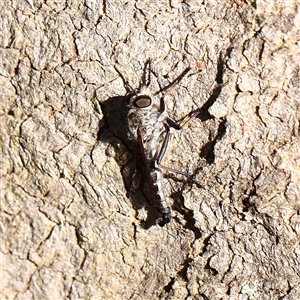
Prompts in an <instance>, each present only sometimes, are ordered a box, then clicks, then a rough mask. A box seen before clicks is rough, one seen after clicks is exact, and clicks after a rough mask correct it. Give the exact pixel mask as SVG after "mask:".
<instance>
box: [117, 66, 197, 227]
mask: <svg viewBox="0 0 300 300" xmlns="http://www.w3.org/2000/svg"><path fill="white" fill-rule="evenodd" d="M147 67H148V68H149V70H148V68H147ZM147 70H148V77H147V76H146V74H145V73H146V72H147ZM189 70H190V69H189V68H188V69H186V70H185V71H184V72H183V73H182V74H181V75H180V76H179V77H178V78H177V79H176V80H175V81H174V82H172V83H171V84H170V85H169V86H167V87H166V88H164V89H162V90H166V89H170V88H171V87H173V86H174V85H175V84H176V83H178V82H179V81H180V80H181V79H182V78H183V77H184V76H185V75H186V74H187V73H188V72H189ZM118 73H119V74H120V72H119V71H118ZM120 75H121V74H120ZM121 76H122V75H121ZM146 77H147V78H146ZM122 78H123V76H122ZM123 80H124V78H123ZM124 82H125V83H126V86H127V89H128V99H129V101H128V115H127V122H128V131H129V132H128V138H129V139H130V140H135V141H137V142H138V144H139V147H140V150H141V153H142V157H143V161H144V165H145V169H146V173H147V180H148V184H149V188H150V191H151V198H152V200H153V202H154V203H158V204H159V206H160V211H161V217H160V218H159V219H158V220H157V223H158V225H159V226H161V227H163V226H164V225H166V224H167V223H169V222H170V221H171V207H170V205H169V203H168V200H167V197H166V195H165V193H164V187H163V174H162V170H163V169H165V170H167V171H171V172H175V173H177V174H181V175H184V176H186V177H188V178H189V179H190V180H191V181H193V182H195V181H194V180H193V179H192V178H191V177H190V176H189V175H188V174H187V173H185V172H183V171H179V170H175V169H172V168H168V167H165V166H162V165H161V161H162V159H163V157H164V155H165V152H166V150H167V146H168V142H169V139H170V126H173V127H175V128H176V129H181V128H183V127H184V126H185V125H186V124H188V123H189V122H190V120H192V119H193V118H195V117H196V116H197V115H198V114H199V111H198V110H196V111H194V112H193V113H192V114H191V115H190V116H189V118H188V120H187V121H185V122H184V123H183V124H182V125H177V124H176V123H175V122H174V121H172V120H171V119H170V118H169V117H168V115H167V112H166V110H165V103H164V96H165V95H166V93H165V94H162V96H161V98H160V103H159V105H158V104H157V103H154V102H153V101H152V98H151V97H150V96H149V95H148V94H149V92H148V91H147V88H148V87H149V85H150V61H147V62H146V65H145V69H144V75H143V80H142V82H141V84H140V86H139V87H138V88H137V89H136V90H133V89H132V88H131V87H130V86H129V84H128V83H127V82H126V81H125V80H124ZM162 90H160V91H159V92H156V93H155V94H154V95H153V96H156V95H158V94H159V93H162ZM197 184H198V183H197Z"/></svg>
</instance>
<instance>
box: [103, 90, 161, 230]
mask: <svg viewBox="0 0 300 300" xmlns="http://www.w3.org/2000/svg"><path fill="white" fill-rule="evenodd" d="M101 108H102V112H103V119H102V120H101V123H102V126H101V127H100V129H99V132H98V140H100V141H102V142H104V143H107V144H109V145H111V146H112V147H113V148H114V159H115V160H116V162H117V164H118V165H119V167H120V171H121V174H122V179H123V183H124V186H125V189H126V196H127V198H129V199H130V201H131V203H132V206H133V209H134V210H135V211H136V213H138V212H139V211H140V210H141V209H142V208H144V209H145V210H146V213H147V217H146V220H145V221H144V222H142V226H143V227H144V228H145V229H147V228H150V227H151V226H153V225H155V224H156V219H157V218H158V216H159V211H158V210H157V209H156V208H155V207H154V206H153V203H151V200H150V199H149V196H148V195H147V193H148V191H149V189H150V187H148V183H147V181H146V178H145V177H146V175H145V170H144V169H143V167H142V166H143V162H142V157H141V154H140V152H139V148H138V143H137V142H135V141H132V140H129V138H128V122H127V114H128V110H129V109H128V97H127V96H116V97H112V98H109V99H107V100H106V101H104V102H102V103H101ZM137 167H138V169H137ZM136 174H138V175H136ZM136 176H138V177H139V179H140V183H139V186H138V187H135V188H134V187H133V185H134V184H133V181H134V180H135V178H134V177H136Z"/></svg>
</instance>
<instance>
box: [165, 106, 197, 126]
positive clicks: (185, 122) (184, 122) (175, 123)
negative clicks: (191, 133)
mask: <svg viewBox="0 0 300 300" xmlns="http://www.w3.org/2000/svg"><path fill="white" fill-rule="evenodd" d="M199 114H200V109H199V108H198V109H196V110H194V111H193V112H191V113H190V114H189V116H188V117H187V118H186V120H185V121H183V122H182V123H181V124H178V123H177V122H175V121H174V120H172V119H171V118H167V122H168V124H169V125H170V126H172V127H173V128H175V129H176V130H181V129H183V128H185V127H186V126H187V125H188V124H189V123H190V122H191V121H193V120H194V119H195V118H196V117H197V116H198V115H199Z"/></svg>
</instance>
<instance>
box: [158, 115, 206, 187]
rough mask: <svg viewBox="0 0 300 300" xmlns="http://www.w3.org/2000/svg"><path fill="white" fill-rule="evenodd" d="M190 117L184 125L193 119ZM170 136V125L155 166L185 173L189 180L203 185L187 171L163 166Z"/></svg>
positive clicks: (177, 172) (181, 173) (199, 185)
mask: <svg viewBox="0 0 300 300" xmlns="http://www.w3.org/2000/svg"><path fill="white" fill-rule="evenodd" d="M193 118H195V116H193ZM190 119H191V118H190ZM190 119H189V120H187V121H185V122H184V124H183V125H184V126H185V125H187V122H190V121H191V120H190ZM182 128H183V126H182V127H181V128H180V129H182ZM170 137H171V133H170V129H169V127H167V133H166V136H165V138H164V141H163V145H162V147H161V148H160V151H159V154H158V157H157V159H156V161H155V167H157V168H160V169H164V170H166V171H168V172H172V173H176V174H180V175H183V176H185V177H186V178H187V179H188V180H190V181H191V182H193V183H195V184H196V185H197V186H198V187H201V184H200V183H199V182H198V181H196V180H195V179H193V178H192V177H191V176H190V175H189V174H188V173H187V172H184V171H180V170H177V169H173V168H170V167H165V166H163V165H162V164H161V161H162V159H163V157H164V155H165V153H166V150H167V147H168V143H169V140H170Z"/></svg>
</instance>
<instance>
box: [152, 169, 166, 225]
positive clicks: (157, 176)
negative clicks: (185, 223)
mask: <svg viewBox="0 0 300 300" xmlns="http://www.w3.org/2000/svg"><path fill="white" fill-rule="evenodd" d="M150 177H151V181H152V186H153V197H154V198H155V199H154V200H155V202H156V203H157V204H158V205H159V206H160V210H161V212H162V216H161V217H160V218H159V220H158V224H159V225H160V226H161V227H162V226H164V225H165V224H167V223H169V222H170V220H171V208H170V206H169V204H168V201H167V198H166V196H165V193H164V190H163V175H162V173H161V171H160V170H158V169H152V170H151V171H150Z"/></svg>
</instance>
